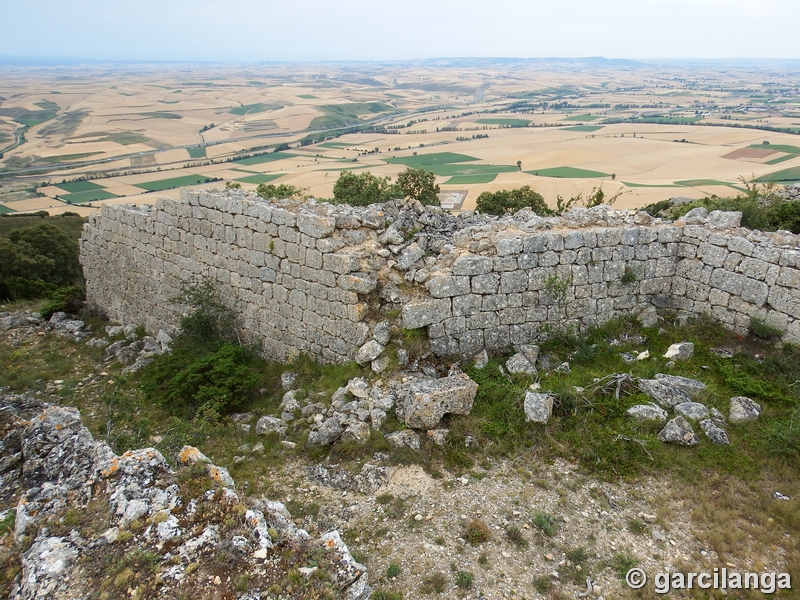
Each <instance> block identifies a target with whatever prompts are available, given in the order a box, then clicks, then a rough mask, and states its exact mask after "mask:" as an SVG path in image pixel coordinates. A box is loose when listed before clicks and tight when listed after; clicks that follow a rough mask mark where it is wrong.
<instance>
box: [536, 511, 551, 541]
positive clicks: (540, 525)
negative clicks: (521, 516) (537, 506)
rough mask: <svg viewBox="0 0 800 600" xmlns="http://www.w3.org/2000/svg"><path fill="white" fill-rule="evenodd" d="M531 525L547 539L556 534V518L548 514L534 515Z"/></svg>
mask: <svg viewBox="0 0 800 600" xmlns="http://www.w3.org/2000/svg"><path fill="white" fill-rule="evenodd" d="M533 524H534V526H535V527H536V528H537V529H539V530H540V531H541V532H542V533H543V534H545V535H546V536H547V537H553V536H554V535H555V534H556V518H555V517H554V516H553V515H551V514H549V513H546V512H538V513H536V516H535V517H534V518H533Z"/></svg>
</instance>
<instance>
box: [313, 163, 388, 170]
mask: <svg viewBox="0 0 800 600" xmlns="http://www.w3.org/2000/svg"><path fill="white" fill-rule="evenodd" d="M348 162H352V161H348ZM380 166H381V165H359V166H357V167H332V168H330V169H320V171H360V170H361V169H371V168H372V167H380Z"/></svg>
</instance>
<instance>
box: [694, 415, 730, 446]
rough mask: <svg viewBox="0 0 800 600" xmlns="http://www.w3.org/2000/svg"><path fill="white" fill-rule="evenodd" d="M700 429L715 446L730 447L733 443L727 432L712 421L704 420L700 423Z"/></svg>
mask: <svg viewBox="0 0 800 600" xmlns="http://www.w3.org/2000/svg"><path fill="white" fill-rule="evenodd" d="M700 429H702V430H703V431H704V432H705V434H706V435H707V436H708V439H710V440H711V441H712V442H713V443H715V444H719V445H728V444H730V443H731V441H730V439H728V434H727V433H726V432H725V430H724V429H722V428H721V427H719V426H718V425H717V424H716V423H714V421H712V420H711V419H703V420H702V421H700Z"/></svg>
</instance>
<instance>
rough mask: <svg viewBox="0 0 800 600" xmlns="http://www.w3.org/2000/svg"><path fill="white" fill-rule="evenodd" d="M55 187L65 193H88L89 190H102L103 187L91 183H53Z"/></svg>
mask: <svg viewBox="0 0 800 600" xmlns="http://www.w3.org/2000/svg"><path fill="white" fill-rule="evenodd" d="M53 185H55V186H56V187H59V188H61V189H62V190H64V191H65V192H89V191H91V190H102V189H103V186H102V185H98V184H97V183H94V182H92V181H68V182H67V183H55V184H53Z"/></svg>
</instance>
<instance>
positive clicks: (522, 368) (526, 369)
mask: <svg viewBox="0 0 800 600" xmlns="http://www.w3.org/2000/svg"><path fill="white" fill-rule="evenodd" d="M506 369H507V370H508V372H509V373H524V374H526V375H535V374H536V367H535V366H534V365H533V364H531V362H530V361H529V360H528V359H527V358H526V357H525V355H524V354H523V353H522V352H517V353H516V354H514V355H513V356H512V357H511V358H509V359H508V360H507V361H506Z"/></svg>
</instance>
